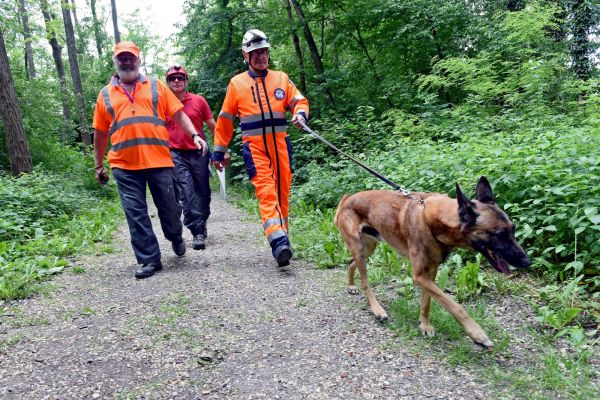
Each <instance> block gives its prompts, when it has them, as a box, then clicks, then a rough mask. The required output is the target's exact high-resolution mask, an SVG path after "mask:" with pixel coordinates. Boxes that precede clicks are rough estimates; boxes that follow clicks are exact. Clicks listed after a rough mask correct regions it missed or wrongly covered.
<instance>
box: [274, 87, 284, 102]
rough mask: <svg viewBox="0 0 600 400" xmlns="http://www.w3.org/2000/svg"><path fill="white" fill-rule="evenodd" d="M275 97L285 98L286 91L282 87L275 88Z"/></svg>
mask: <svg viewBox="0 0 600 400" xmlns="http://www.w3.org/2000/svg"><path fill="white" fill-rule="evenodd" d="M275 98H276V99H277V100H283V99H284V98H285V92H284V91H283V89H282V88H277V89H275Z"/></svg>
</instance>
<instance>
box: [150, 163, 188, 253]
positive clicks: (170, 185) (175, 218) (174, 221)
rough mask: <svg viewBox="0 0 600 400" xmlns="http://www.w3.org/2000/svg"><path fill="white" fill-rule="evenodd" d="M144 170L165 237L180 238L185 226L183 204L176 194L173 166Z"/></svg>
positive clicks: (176, 239)
mask: <svg viewBox="0 0 600 400" xmlns="http://www.w3.org/2000/svg"><path fill="white" fill-rule="evenodd" d="M144 171H145V172H146V179H147V181H148V187H149V188H150V193H151V194H152V200H154V204H155V205H156V210H157V212H158V219H159V220H160V226H161V228H162V231H163V234H164V235H165V238H166V239H167V240H169V241H171V242H173V241H178V240H180V239H181V234H182V231H183V226H182V225H181V206H180V205H179V203H178V202H177V199H176V194H175V182H174V179H173V168H152V169H147V170H144Z"/></svg>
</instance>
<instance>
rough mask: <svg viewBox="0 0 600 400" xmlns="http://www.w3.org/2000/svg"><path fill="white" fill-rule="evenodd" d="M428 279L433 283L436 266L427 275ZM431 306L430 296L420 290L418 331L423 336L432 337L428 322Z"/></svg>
mask: <svg viewBox="0 0 600 400" xmlns="http://www.w3.org/2000/svg"><path fill="white" fill-rule="evenodd" d="M427 275H428V277H429V279H431V280H432V281H433V282H435V276H436V275H437V266H435V267H432V268H431V269H430V270H429V271H428V273H427ZM430 306H431V296H430V295H429V292H428V291H427V290H421V313H420V315H419V329H421V332H422V333H423V334H424V335H425V336H434V335H435V329H433V325H431V322H429V307H430Z"/></svg>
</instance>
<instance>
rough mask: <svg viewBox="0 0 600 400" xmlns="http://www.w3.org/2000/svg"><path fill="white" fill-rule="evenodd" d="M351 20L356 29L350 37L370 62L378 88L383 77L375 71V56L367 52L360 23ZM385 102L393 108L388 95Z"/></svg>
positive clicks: (342, 8)
mask: <svg viewBox="0 0 600 400" xmlns="http://www.w3.org/2000/svg"><path fill="white" fill-rule="evenodd" d="M335 5H336V6H337V7H338V8H339V9H340V10H342V11H343V12H344V13H346V14H348V15H350V14H349V13H348V11H346V10H345V9H344V7H343V6H342V4H340V3H339V2H337V1H336V2H335ZM351 21H352V25H354V29H355V30H356V36H354V35H352V37H353V38H354V39H355V40H356V41H357V42H358V45H359V47H360V48H361V49H362V51H363V52H364V53H365V57H367V61H369V64H371V71H372V72H373V78H374V79H375V83H376V84H377V85H376V88H377V89H378V90H379V87H380V86H381V83H382V82H383V79H381V77H380V76H379V74H378V73H377V68H376V65H375V58H374V57H373V56H371V53H369V49H368V48H367V44H366V43H365V40H364V39H363V37H362V33H361V32H360V24H359V22H357V21H356V20H354V19H351ZM385 100H386V102H387V104H388V106H389V107H391V108H393V107H394V104H393V103H392V100H390V98H389V97H386V98H385Z"/></svg>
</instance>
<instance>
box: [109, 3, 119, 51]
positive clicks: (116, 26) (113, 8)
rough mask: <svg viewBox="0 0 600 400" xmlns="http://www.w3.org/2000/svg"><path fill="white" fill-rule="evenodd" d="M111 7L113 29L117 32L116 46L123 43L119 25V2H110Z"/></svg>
mask: <svg viewBox="0 0 600 400" xmlns="http://www.w3.org/2000/svg"><path fill="white" fill-rule="evenodd" d="M110 7H111V13H112V20H113V28H114V30H115V44H118V43H119V42H120V41H121V34H120V33H119V24H118V23H117V1H116V0H110Z"/></svg>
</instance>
